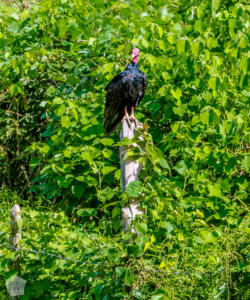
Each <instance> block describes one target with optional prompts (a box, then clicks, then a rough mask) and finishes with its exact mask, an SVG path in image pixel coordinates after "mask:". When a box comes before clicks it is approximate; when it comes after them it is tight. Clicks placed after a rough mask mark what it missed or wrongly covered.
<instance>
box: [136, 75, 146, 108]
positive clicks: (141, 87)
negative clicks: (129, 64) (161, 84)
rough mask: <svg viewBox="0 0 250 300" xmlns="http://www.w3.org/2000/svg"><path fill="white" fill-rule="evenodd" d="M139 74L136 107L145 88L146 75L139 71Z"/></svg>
mask: <svg viewBox="0 0 250 300" xmlns="http://www.w3.org/2000/svg"><path fill="white" fill-rule="evenodd" d="M139 76H140V79H141V80H140V84H138V91H139V98H138V100H137V103H136V107H137V106H138V104H139V103H140V101H141V100H142V98H143V96H144V94H145V91H146V88H147V77H146V75H145V73H143V72H142V71H140V75H139Z"/></svg>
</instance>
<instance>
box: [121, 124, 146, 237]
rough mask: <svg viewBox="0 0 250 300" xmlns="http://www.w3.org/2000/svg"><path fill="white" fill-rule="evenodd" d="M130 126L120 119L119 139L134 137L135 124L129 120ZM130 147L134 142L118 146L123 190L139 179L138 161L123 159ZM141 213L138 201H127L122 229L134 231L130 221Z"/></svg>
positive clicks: (123, 210)
mask: <svg viewBox="0 0 250 300" xmlns="http://www.w3.org/2000/svg"><path fill="white" fill-rule="evenodd" d="M130 122H131V126H129V125H128V122H127V121H126V120H123V121H122V130H121V132H120V140H121V141H122V140H123V138H125V137H127V138H129V139H130V140H131V139H133V137H134V132H135V130H136V124H135V122H134V121H130ZM137 127H141V128H142V124H139V125H137ZM131 147H138V146H137V145H136V144H133V145H131V146H121V147H120V163H121V184H122V191H123V192H125V190H126V187H127V186H128V184H129V183H130V182H132V181H134V180H138V179H139V173H140V170H141V165H140V163H139V161H134V160H132V159H129V158H127V159H124V157H125V155H126V153H127V151H129V149H131ZM140 214H143V212H142V211H141V210H140V208H139V206H138V202H137V201H134V202H132V203H129V204H128V206H126V207H124V208H123V209H122V224H123V228H124V231H125V232H127V231H129V230H131V231H132V232H134V231H135V230H134V228H132V229H130V223H131V222H132V221H133V220H134V218H135V217H136V216H137V215H140Z"/></svg>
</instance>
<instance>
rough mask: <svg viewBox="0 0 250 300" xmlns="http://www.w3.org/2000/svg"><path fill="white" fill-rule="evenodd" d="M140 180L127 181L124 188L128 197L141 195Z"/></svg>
mask: <svg viewBox="0 0 250 300" xmlns="http://www.w3.org/2000/svg"><path fill="white" fill-rule="evenodd" d="M142 189H143V186H142V182H141V181H140V180H134V181H132V182H130V183H129V185H128V186H127V188H126V194H127V195H128V196H129V197H133V198H137V197H140V196H141V193H142Z"/></svg>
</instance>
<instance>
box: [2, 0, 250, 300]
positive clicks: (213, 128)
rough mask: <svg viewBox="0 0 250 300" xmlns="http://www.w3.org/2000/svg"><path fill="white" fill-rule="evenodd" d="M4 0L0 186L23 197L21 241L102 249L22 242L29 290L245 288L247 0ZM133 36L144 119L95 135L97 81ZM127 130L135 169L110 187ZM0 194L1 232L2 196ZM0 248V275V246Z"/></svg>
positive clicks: (118, 292)
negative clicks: (132, 217)
mask: <svg viewBox="0 0 250 300" xmlns="http://www.w3.org/2000/svg"><path fill="white" fill-rule="evenodd" d="M14 2H15V3H14V4H13V3H12V4H13V5H11V6H10V5H7V4H6V3H7V2H6V3H5V2H1V4H0V177H1V179H2V180H1V183H2V185H3V187H5V186H7V187H8V188H10V189H11V190H16V191H17V192H18V194H19V195H21V196H22V197H23V198H25V199H27V200H26V201H24V200H20V199H21V198H22V197H21V198H17V196H15V199H16V201H18V202H19V203H21V204H23V207H25V214H24V219H25V224H27V227H26V229H25V230H26V231H25V234H24V237H23V243H24V244H25V246H27V248H29V246H30V247H31V248H32V247H33V246H34V247H37V248H38V249H40V250H43V249H45V250H44V251H48V252H53V251H54V252H59V253H61V254H62V255H63V254H64V253H68V254H67V255H68V256H74V255H75V257H77V258H79V259H85V258H86V259H87V260H90V261H91V262H92V260H97V261H98V262H100V265H97V266H94V265H93V266H91V267H90V266H88V267H86V268H83V267H82V266H80V265H79V266H75V265H73V264H71V263H70V262H61V261H59V260H54V259H52V258H46V259H45V258H44V259H41V258H37V256H36V255H32V254H30V255H28V256H26V255H25V256H24V258H23V262H22V264H23V268H24V270H25V272H24V274H26V275H23V276H26V277H25V278H26V279H27V280H28V281H30V285H28V287H27V289H28V292H27V295H30V296H29V297H30V299H34V297H36V298H38V299H39V298H40V299H51V298H56V299H76V298H78V299H79V298H80V299H81V298H82V299H86V298H88V299H91V298H96V299H113V298H117V299H124V298H126V297H131V295H132V296H133V297H134V298H135V299H150V298H151V299H208V298H209V299H214V298H215V299H230V298H235V299H241V298H242V299H244V297H245V298H246V299H247V298H248V296H247V290H246V288H247V287H246V282H247V280H246V266H247V233H249V232H247V217H248V208H247V205H246V204H245V203H246V200H247V197H248V194H249V187H248V173H249V154H248V149H249V144H250V140H249V125H248V118H249V101H248V98H249V88H248V86H249V84H248V71H249V70H248V66H249V54H248V42H249V35H248V31H247V30H248V23H249V6H248V5H247V4H246V1H238V2H236V1H227V0H211V1H205V0H204V1H197V0H191V1H179V0H178V1H168V2H167V3H166V1H162V0H159V1H154V2H152V1H142V0H136V1H120V2H117V1H108V2H107V1H98V0H95V1H92V2H90V1H68V0H55V1H48V0H43V1H38V2H37V1H25V2H24V1H23V2H20V1H14ZM135 46H136V47H138V48H140V50H141V53H142V54H141V58H140V61H139V64H140V68H141V69H142V70H143V71H144V72H145V73H146V74H147V78H148V88H147V92H146V95H145V97H144V99H143V101H142V103H141V104H140V106H139V107H138V109H137V111H136V113H137V117H138V118H139V119H140V120H141V121H143V122H145V124H147V125H145V128H148V132H146V131H145V130H142V131H140V132H138V134H137V135H136V136H135V138H134V141H129V140H126V139H125V140H124V141H123V142H122V143H120V142H119V138H118V133H116V134H114V135H112V136H111V137H109V138H106V137H104V135H103V125H102V124H103V107H104V101H105V100H104V99H105V93H104V87H105V86H106V85H107V83H108V82H109V81H110V80H111V79H112V78H113V76H114V75H115V74H117V73H118V72H119V71H121V70H123V69H124V67H125V66H126V65H127V63H128V61H129V60H130V57H129V53H130V51H131V49H132V47H135ZM140 135H143V141H142V140H140V139H138V136H140ZM134 142H135V143H137V144H138V145H139V146H140V148H141V151H139V150H138V148H135V149H132V150H131V151H129V152H128V153H127V157H130V158H132V157H133V158H134V159H139V160H140V162H141V163H142V164H143V170H142V171H141V174H140V180H138V181H135V182H133V183H131V184H130V185H129V187H128V189H127V191H126V193H124V194H122V192H121V188H120V166H119V146H120V145H121V144H122V145H131V144H132V143H134ZM0 195H1V201H2V202H1V203H5V205H3V206H1V213H2V214H1V215H3V216H4V217H3V221H2V220H1V224H3V227H1V236H0V238H1V240H4V241H5V240H6V235H5V233H6V230H7V226H8V225H7V218H8V214H9V211H7V208H8V209H10V207H11V205H12V204H13V201H14V200H13V199H12V198H13V194H12V193H10V191H9V190H6V189H4V190H3V191H2V192H1V194H0ZM14 195H15V194H14ZM135 198H136V199H137V200H138V201H139V202H140V205H141V207H142V209H143V210H144V211H145V212H147V213H146V214H145V215H143V216H140V218H138V219H137V220H136V221H135V224H134V226H135V230H136V231H137V233H139V235H138V236H137V238H135V240H134V242H131V236H130V235H123V234H122V233H121V231H122V230H121V225H120V221H121V209H122V207H123V206H124V205H125V204H126V203H127V202H129V201H132V200H133V199H135ZM34 200H35V201H34ZM25 202H26V203H25ZM35 205H37V206H38V205H44V206H45V207H46V209H47V210H48V209H49V210H51V207H52V208H53V210H58V211H59V212H58V213H57V214H56V213H54V212H52V211H51V212H45V211H44V210H42V208H35V207H34V206H35ZM30 206H32V207H33V208H32V209H31V208H30ZM65 213H67V215H68V216H66V215H65ZM25 226H26V225H25ZM2 228H3V229H2ZM86 232H89V234H90V236H91V238H89V237H88V234H87V233H86ZM92 238H93V239H92ZM118 239H119V242H118ZM55 240H56V243H55V242H54V241H55ZM72 245H74V246H73V248H72ZM83 245H85V246H84V247H85V248H84V249H83ZM37 248H36V249H37ZM79 249H81V250H79ZM82 249H83V250H82ZM97 249H99V250H100V251H99V250H98V251H97ZM79 251H80V252H79ZM0 253H1V254H0V257H1V262H0V270H1V271H3V272H0V274H4V273H5V272H7V269H8V262H9V260H10V259H12V258H13V255H14V254H13V253H11V252H10V251H7V250H6V249H5V250H2V249H1V252H0ZM2 258H4V259H3V260H2ZM37 266H39V268H38V267H37ZM6 274H7V275H6V276H8V273H6ZM0 276H1V277H0V283H1V284H4V282H5V280H6V279H7V277H5V275H0ZM2 293H5V292H4V291H3V292H2ZM65 293H67V295H66V296H64V294H65ZM0 295H1V296H2V294H0ZM3 295H5V296H6V294H3ZM65 297H66V298H65Z"/></svg>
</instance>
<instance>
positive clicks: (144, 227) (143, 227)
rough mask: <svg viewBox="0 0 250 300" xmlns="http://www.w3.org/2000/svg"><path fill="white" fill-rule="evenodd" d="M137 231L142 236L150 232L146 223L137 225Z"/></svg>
mask: <svg viewBox="0 0 250 300" xmlns="http://www.w3.org/2000/svg"><path fill="white" fill-rule="evenodd" d="M135 229H136V231H137V232H138V233H140V234H145V233H147V231H148V226H147V224H146V223H136V224H135Z"/></svg>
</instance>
